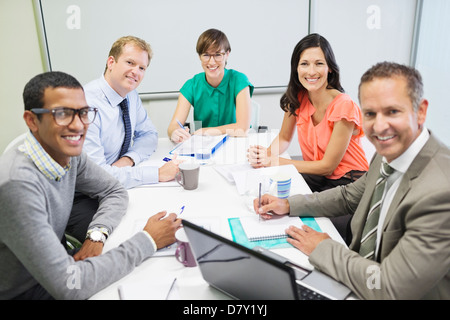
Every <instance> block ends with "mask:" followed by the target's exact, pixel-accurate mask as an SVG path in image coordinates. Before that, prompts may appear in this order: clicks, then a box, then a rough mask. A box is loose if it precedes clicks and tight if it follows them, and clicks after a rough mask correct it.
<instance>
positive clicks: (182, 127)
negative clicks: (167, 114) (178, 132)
mask: <svg viewBox="0 0 450 320" xmlns="http://www.w3.org/2000/svg"><path fill="white" fill-rule="evenodd" d="M177 123H178V125H179V126H180V128H181V129H183V130H184V126H183V125H182V124H181V122H180V120H178V119H177Z"/></svg>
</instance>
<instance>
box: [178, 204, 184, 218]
mask: <svg viewBox="0 0 450 320" xmlns="http://www.w3.org/2000/svg"><path fill="white" fill-rule="evenodd" d="M183 211H184V206H182V207H181V210H180V213H179V214H178V217H179V216H181V214H182V213H183Z"/></svg>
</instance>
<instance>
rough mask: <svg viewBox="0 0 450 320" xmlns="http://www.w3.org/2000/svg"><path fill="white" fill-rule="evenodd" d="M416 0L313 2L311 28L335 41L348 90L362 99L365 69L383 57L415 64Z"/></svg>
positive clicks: (342, 74) (332, 42) (383, 58)
mask: <svg viewBox="0 0 450 320" xmlns="http://www.w3.org/2000/svg"><path fill="white" fill-rule="evenodd" d="M416 6H417V1H416V0H395V1H392V0H339V1H336V0H320V1H313V2H312V5H311V32H317V33H320V34H321V35H322V36H324V37H325V38H326V39H327V40H328V41H329V42H330V44H331V47H332V48H333V51H334V54H335V56H336V61H337V63H338V65H339V68H340V72H341V84H342V86H343V87H344V89H345V91H346V92H347V93H348V94H349V95H350V96H351V97H352V98H353V100H354V101H358V86H359V82H360V80H361V76H362V75H363V73H364V72H365V71H366V70H367V69H369V68H370V67H371V66H372V65H374V64H376V63H378V62H382V61H385V60H386V61H394V62H398V63H402V64H406V65H410V64H411V61H410V60H411V49H412V44H413V38H414V26H415V18H416Z"/></svg>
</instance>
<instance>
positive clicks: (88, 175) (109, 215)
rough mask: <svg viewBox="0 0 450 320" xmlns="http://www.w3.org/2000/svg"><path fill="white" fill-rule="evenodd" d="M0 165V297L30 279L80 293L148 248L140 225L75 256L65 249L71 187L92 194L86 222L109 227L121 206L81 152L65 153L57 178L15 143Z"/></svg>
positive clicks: (121, 193)
mask: <svg viewBox="0 0 450 320" xmlns="http://www.w3.org/2000/svg"><path fill="white" fill-rule="evenodd" d="M0 168H1V169H0V299H9V298H12V297H15V296H17V295H19V294H21V293H22V292H24V291H26V290H28V289H30V288H31V287H32V286H34V285H35V284H36V283H40V284H41V285H42V286H43V287H44V288H45V289H46V290H47V291H48V292H49V293H50V294H51V295H52V296H53V297H54V298H56V299H86V298H89V297H90V296H92V295H93V294H95V293H96V292H98V291H100V290H101V289H103V288H105V287H107V286H108V285H110V284H111V283H113V282H115V281H117V280H119V279H120V278H122V277H123V276H125V275H126V274H128V273H129V272H130V271H131V270H133V269H134V267H135V266H137V265H139V264H141V263H142V262H143V261H144V260H145V259H147V258H149V257H150V256H152V255H153V253H154V250H153V246H152V244H151V242H150V239H149V237H148V236H147V235H146V234H145V233H144V232H139V233H137V234H136V235H135V236H133V237H132V238H130V239H129V240H127V241H125V242H124V243H123V244H122V245H121V246H119V247H117V248H114V249H111V250H109V251H108V252H106V253H103V254H102V255H100V256H98V257H92V258H88V259H85V260H83V261H77V262H75V261H74V259H73V258H72V256H70V255H69V254H68V253H67V252H66V249H65V248H64V246H63V245H62V244H61V239H62V237H63V235H64V231H65V228H66V225H67V221H68V219H69V216H70V212H71V208H72V204H73V197H74V192H75V190H77V191H81V192H83V193H86V194H88V195H90V196H93V197H98V198H99V200H100V206H99V209H98V211H97V214H96V215H95V216H94V219H93V221H92V223H91V225H90V227H93V226H95V225H99V226H105V227H107V228H108V229H109V230H110V232H112V231H113V230H114V228H115V227H116V226H117V225H118V223H119V222H120V220H121V218H122V216H123V215H124V214H125V213H126V210H127V206H128V193H127V191H126V190H125V189H124V188H123V187H122V186H121V185H120V183H119V182H118V181H117V180H116V179H114V178H113V177H112V176H110V175H109V174H108V173H107V172H106V171H104V170H103V169H102V168H100V167H99V166H97V165H96V164H95V163H93V162H92V161H91V160H89V159H88V158H87V156H86V155H85V154H84V153H83V154H82V155H80V156H78V157H73V158H72V159H71V168H70V170H69V171H68V172H67V173H66V175H65V176H64V177H63V178H62V179H61V180H60V181H53V180H50V179H48V178H47V177H45V176H44V175H43V174H42V173H41V172H40V171H39V170H38V169H37V167H36V166H35V164H34V163H33V162H32V161H31V160H30V159H29V158H28V157H27V156H26V155H25V154H23V153H22V152H20V151H19V150H17V148H14V149H13V150H10V151H8V152H7V153H5V154H4V155H3V156H1V157H0Z"/></svg>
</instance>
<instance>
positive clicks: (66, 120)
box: [30, 107, 98, 126]
mask: <svg viewBox="0 0 450 320" xmlns="http://www.w3.org/2000/svg"><path fill="white" fill-rule="evenodd" d="M30 111H31V112H33V113H34V114H43V113H51V114H52V115H53V119H55V122H56V124H57V125H59V126H68V125H70V124H71V123H72V122H73V119H74V118H75V115H76V114H78V116H79V117H80V120H81V122H83V123H84V124H91V123H92V122H94V120H95V116H96V115H97V111H98V109H97V108H92V107H84V108H81V109H72V108H67V107H57V108H54V109H51V110H50V109H44V108H33V109H31V110H30Z"/></svg>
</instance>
